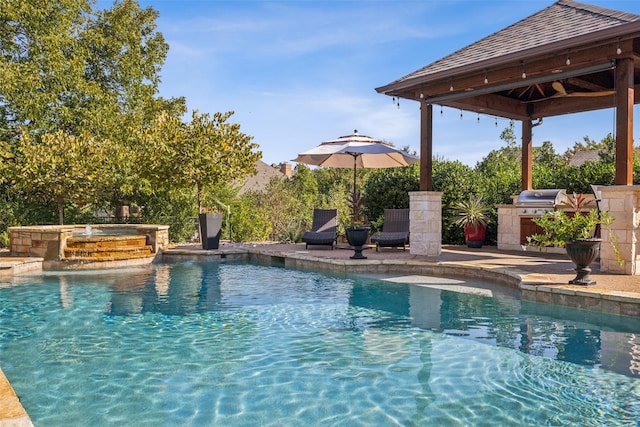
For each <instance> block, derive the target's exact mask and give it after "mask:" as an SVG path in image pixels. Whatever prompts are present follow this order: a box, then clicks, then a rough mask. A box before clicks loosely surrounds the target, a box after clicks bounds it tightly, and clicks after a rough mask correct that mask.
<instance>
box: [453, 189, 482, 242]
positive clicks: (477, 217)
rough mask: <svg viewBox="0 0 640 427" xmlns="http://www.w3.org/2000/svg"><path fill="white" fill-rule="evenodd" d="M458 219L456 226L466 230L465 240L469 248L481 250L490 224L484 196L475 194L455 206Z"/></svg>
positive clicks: (455, 222)
mask: <svg viewBox="0 0 640 427" xmlns="http://www.w3.org/2000/svg"><path fill="white" fill-rule="evenodd" d="M453 207H454V210H455V215H454V217H455V218H456V219H455V221H454V224H457V225H460V226H462V227H463V229H464V240H465V242H466V243H467V247H469V248H481V247H482V245H483V244H484V239H485V235H486V230H487V228H486V227H487V223H488V222H489V210H490V208H489V206H488V205H487V204H486V203H485V202H484V199H483V198H482V196H480V195H477V194H474V195H471V196H470V197H469V198H468V199H467V200H461V201H459V202H457V203H456V204H455V205H454V206H453Z"/></svg>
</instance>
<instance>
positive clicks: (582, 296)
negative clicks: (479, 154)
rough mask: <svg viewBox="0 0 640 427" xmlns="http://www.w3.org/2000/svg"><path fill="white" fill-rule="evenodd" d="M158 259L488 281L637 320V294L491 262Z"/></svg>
mask: <svg viewBox="0 0 640 427" xmlns="http://www.w3.org/2000/svg"><path fill="white" fill-rule="evenodd" d="M305 252H306V251H305ZM162 259H163V260H167V261H181V260H199V259H208V260H212V261H218V262H219V261H225V260H234V259H237V260H246V261H254V262H262V263H269V264H276V265H277V264H280V265H283V266H284V267H287V268H295V269H299V270H320V271H330V272H333V273H340V274H364V273H367V274H389V273H396V274H422V275H436V276H454V277H463V278H469V279H478V280H489V281H495V282H498V283H500V284H502V285H505V286H509V287H512V288H516V289H518V290H520V292H521V296H520V298H521V299H522V300H525V301H531V302H537V303H543V304H551V305H558V306H565V307H572V308H579V309H583V310H589V311H596V312H602V313H607V314H613V315H621V316H630V317H640V293H638V292H625V291H617V290H606V291H603V290H602V289H598V288H590V287H586V286H581V285H570V284H568V283H563V282H559V281H557V280H555V279H554V277H553V275H548V274H540V273H535V272H530V271H526V270H524V269H520V268H515V267H511V268H505V267H501V266H495V265H492V264H490V263H485V264H479V263H474V262H461V261H425V260H415V259H365V260H351V259H340V258H335V257H320V256H313V255H309V254H307V253H297V252H283V251H279V250H277V249H276V250H273V249H269V247H268V246H259V247H246V248H240V249H238V248H232V249H218V250H201V249H191V248H189V249H179V248H174V249H169V250H165V251H163V252H162Z"/></svg>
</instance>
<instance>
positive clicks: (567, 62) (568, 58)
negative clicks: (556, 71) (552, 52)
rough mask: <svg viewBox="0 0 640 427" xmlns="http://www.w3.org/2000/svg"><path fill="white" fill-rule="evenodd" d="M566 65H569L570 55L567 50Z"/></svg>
mask: <svg viewBox="0 0 640 427" xmlns="http://www.w3.org/2000/svg"><path fill="white" fill-rule="evenodd" d="M566 64H567V65H571V56H569V51H567V61H566Z"/></svg>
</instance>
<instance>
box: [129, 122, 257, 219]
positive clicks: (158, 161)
mask: <svg viewBox="0 0 640 427" xmlns="http://www.w3.org/2000/svg"><path fill="white" fill-rule="evenodd" d="M232 115H233V112H232V111H230V112H227V113H215V114H214V115H213V117H211V116H209V114H199V113H198V112H197V111H193V113H192V117H191V122H190V123H184V122H183V121H182V120H181V119H180V118H178V117H176V116H174V115H171V114H169V113H167V112H163V113H162V114H160V115H159V116H158V118H157V121H156V124H155V126H152V127H150V128H149V129H146V130H144V131H143V132H141V133H140V138H141V141H143V142H144V145H143V146H141V150H140V152H139V156H138V162H139V164H140V165H142V166H143V168H142V171H141V173H142V174H143V175H144V176H145V177H146V178H147V179H149V181H150V182H151V183H152V184H153V185H160V186H165V187H167V186H168V187H170V188H174V189H180V188H184V189H195V191H196V197H197V209H198V212H201V210H202V196H203V191H204V189H205V188H206V187H208V186H214V185H216V184H218V183H224V182H230V181H234V180H237V179H240V178H243V177H245V176H247V175H249V174H251V173H255V171H256V162H257V161H258V160H260V158H261V157H262V153H261V152H260V151H254V150H257V148H258V145H257V144H255V143H252V142H251V140H252V137H251V136H248V135H245V134H243V133H242V132H240V125H239V124H236V123H233V124H232V123H227V120H228V119H229V118H230V117H231V116H232Z"/></svg>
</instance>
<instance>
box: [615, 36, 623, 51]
mask: <svg viewBox="0 0 640 427" xmlns="http://www.w3.org/2000/svg"><path fill="white" fill-rule="evenodd" d="M621 53H622V49H621V48H620V37H618V47H617V49H616V54H618V55H620V54H621Z"/></svg>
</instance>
